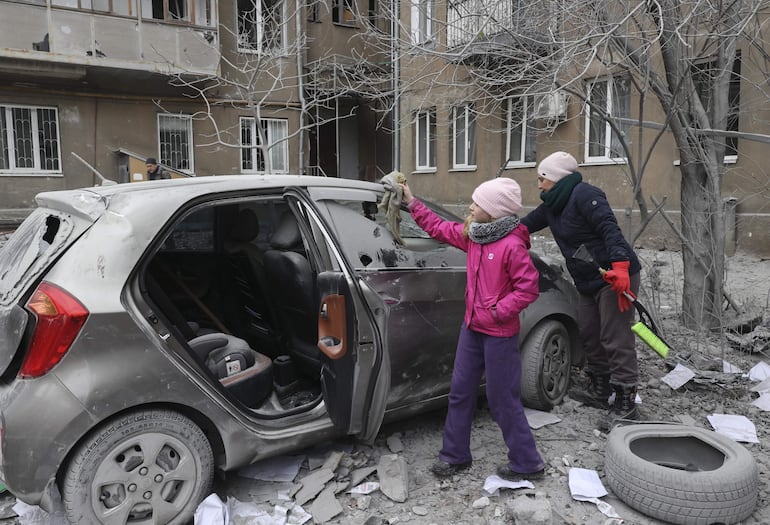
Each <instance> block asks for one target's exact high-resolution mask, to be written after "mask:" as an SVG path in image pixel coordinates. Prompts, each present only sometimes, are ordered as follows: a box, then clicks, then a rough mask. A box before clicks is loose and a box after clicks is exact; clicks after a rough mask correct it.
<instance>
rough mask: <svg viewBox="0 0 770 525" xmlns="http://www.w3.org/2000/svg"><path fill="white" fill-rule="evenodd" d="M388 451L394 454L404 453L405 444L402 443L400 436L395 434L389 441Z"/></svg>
mask: <svg viewBox="0 0 770 525" xmlns="http://www.w3.org/2000/svg"><path fill="white" fill-rule="evenodd" d="M387 444H388V449H389V450H390V451H391V452H393V453H394V454H398V453H399V452H403V451H404V444H403V443H401V437H400V436H399V435H398V434H393V435H392V436H389V437H388V439H387Z"/></svg>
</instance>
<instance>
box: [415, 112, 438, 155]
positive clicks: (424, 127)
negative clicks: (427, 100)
mask: <svg viewBox="0 0 770 525" xmlns="http://www.w3.org/2000/svg"><path fill="white" fill-rule="evenodd" d="M414 126H415V133H414V134H415V149H414V151H415V168H416V169H417V170H434V169H436V109H435V108H431V109H429V110H427V111H418V112H417V114H416V115H415V122H414Z"/></svg>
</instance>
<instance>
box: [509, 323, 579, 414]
mask: <svg viewBox="0 0 770 525" xmlns="http://www.w3.org/2000/svg"><path fill="white" fill-rule="evenodd" d="M571 347H572V343H571V340H570V336H569V332H568V331H567V328H566V327H565V326H564V325H563V324H562V323H560V322H559V321H556V320H553V319H547V320H545V321H541V322H540V323H538V324H537V325H536V326H535V327H533V328H532V329H531V330H530V331H529V334H528V335H527V339H526V340H525V341H524V342H523V344H522V345H521V370H522V374H521V400H522V402H523V403H524V405H526V406H528V407H529V408H534V409H537V410H546V411H548V410H551V409H552V408H553V407H554V406H556V405H558V404H559V403H561V401H562V399H564V396H565V395H566V394H567V389H568V388H569V374H570V368H571V366H572V348H571Z"/></svg>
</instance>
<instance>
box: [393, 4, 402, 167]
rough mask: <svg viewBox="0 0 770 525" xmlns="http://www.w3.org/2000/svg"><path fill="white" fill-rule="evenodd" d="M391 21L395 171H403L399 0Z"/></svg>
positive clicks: (395, 5)
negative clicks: (401, 153)
mask: <svg viewBox="0 0 770 525" xmlns="http://www.w3.org/2000/svg"><path fill="white" fill-rule="evenodd" d="M390 5H391V13H392V17H391V21H390V41H391V45H390V58H391V60H390V62H391V64H393V69H392V73H391V75H392V84H393V145H392V146H391V149H392V150H393V170H395V171H401V155H400V152H401V131H400V128H401V115H400V113H401V109H400V104H399V87H400V79H399V75H400V74H401V72H400V68H399V57H398V38H399V36H400V35H399V18H400V9H399V2H398V0H391V2H390Z"/></svg>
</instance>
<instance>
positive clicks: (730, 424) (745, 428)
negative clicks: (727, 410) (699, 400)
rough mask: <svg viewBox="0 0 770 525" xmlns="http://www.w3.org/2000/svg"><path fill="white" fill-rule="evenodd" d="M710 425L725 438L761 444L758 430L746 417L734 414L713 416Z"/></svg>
mask: <svg viewBox="0 0 770 525" xmlns="http://www.w3.org/2000/svg"><path fill="white" fill-rule="evenodd" d="M708 420H709V423H711V426H712V427H714V430H715V431H716V432H718V433H720V434H722V435H724V436H727V437H729V438H732V439H734V440H735V441H743V442H746V443H759V440H758V439H757V428H756V427H755V426H754V423H752V422H751V421H750V420H749V419H748V418H747V417H746V416H737V415H733V414H711V415H710V416H708Z"/></svg>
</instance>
